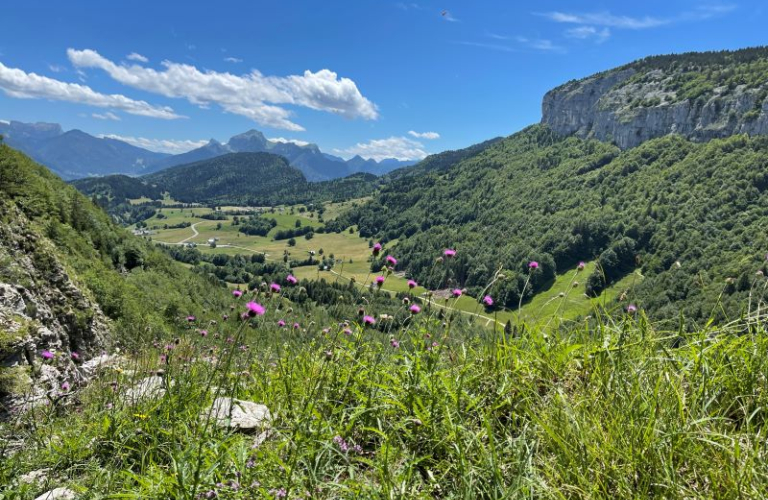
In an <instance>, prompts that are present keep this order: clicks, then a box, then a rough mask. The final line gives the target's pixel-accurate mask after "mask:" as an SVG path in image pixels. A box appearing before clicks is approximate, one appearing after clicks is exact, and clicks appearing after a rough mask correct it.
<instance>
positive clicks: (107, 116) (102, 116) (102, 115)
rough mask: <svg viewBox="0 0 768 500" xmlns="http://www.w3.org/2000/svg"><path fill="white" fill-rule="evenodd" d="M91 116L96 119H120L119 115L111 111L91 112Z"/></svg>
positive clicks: (117, 120)
mask: <svg viewBox="0 0 768 500" xmlns="http://www.w3.org/2000/svg"><path fill="white" fill-rule="evenodd" d="M91 116H92V117H94V118H96V119H97V120H112V121H116V122H119V121H120V117H119V116H117V115H116V114H114V113H113V112H111V111H107V112H106V113H93V114H91Z"/></svg>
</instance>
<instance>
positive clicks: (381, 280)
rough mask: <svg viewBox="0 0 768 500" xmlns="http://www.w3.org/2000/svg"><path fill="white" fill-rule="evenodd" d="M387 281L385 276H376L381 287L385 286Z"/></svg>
mask: <svg viewBox="0 0 768 500" xmlns="http://www.w3.org/2000/svg"><path fill="white" fill-rule="evenodd" d="M385 279H386V278H384V276H376V284H377V285H379V286H381V285H383V284H384V280H385Z"/></svg>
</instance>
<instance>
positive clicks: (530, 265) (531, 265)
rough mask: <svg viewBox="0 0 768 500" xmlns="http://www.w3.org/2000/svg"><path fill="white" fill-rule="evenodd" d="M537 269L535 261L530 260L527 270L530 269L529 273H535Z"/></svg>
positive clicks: (537, 264) (537, 265)
mask: <svg viewBox="0 0 768 500" xmlns="http://www.w3.org/2000/svg"><path fill="white" fill-rule="evenodd" d="M538 268H539V263H538V262H536V261H535V260H532V261H530V262H529V263H528V269H530V270H531V271H535V270H536V269H538Z"/></svg>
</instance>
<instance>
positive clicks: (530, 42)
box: [515, 36, 563, 52]
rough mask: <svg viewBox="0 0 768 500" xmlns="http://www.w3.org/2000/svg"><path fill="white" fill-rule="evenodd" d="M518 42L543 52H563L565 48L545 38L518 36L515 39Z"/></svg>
mask: <svg viewBox="0 0 768 500" xmlns="http://www.w3.org/2000/svg"><path fill="white" fill-rule="evenodd" d="M515 40H517V41H518V42H520V43H522V44H523V45H526V46H527V47H529V48H531V49H536V50H543V51H555V52H559V51H562V50H563V48H562V47H560V46H558V45H555V44H554V43H552V40H546V39H543V38H527V37H524V36H518V37H516V38H515Z"/></svg>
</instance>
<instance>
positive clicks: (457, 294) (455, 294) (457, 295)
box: [453, 288, 461, 298]
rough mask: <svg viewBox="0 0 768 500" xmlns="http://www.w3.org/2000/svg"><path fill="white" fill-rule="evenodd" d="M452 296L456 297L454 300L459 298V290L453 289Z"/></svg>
mask: <svg viewBox="0 0 768 500" xmlns="http://www.w3.org/2000/svg"><path fill="white" fill-rule="evenodd" d="M453 296H454V297H456V298H458V297H461V290H459V289H458V288H454V289H453Z"/></svg>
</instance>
